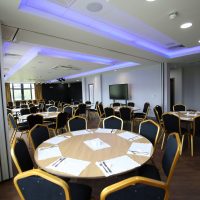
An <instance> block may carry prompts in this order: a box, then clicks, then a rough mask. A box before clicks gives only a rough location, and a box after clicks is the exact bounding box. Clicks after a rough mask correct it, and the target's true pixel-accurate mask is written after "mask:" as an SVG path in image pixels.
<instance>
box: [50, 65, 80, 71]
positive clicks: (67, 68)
mask: <svg viewBox="0 0 200 200" xmlns="http://www.w3.org/2000/svg"><path fill="white" fill-rule="evenodd" d="M52 69H54V70H57V69H66V70H80V68H78V67H74V66H72V65H67V66H64V65H58V66H55V67H52Z"/></svg>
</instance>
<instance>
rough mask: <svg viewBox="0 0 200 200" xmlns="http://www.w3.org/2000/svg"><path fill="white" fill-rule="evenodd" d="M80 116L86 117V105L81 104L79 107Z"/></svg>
mask: <svg viewBox="0 0 200 200" xmlns="http://www.w3.org/2000/svg"><path fill="white" fill-rule="evenodd" d="M78 109H79V115H81V116H84V117H86V104H84V103H80V104H79V105H78Z"/></svg>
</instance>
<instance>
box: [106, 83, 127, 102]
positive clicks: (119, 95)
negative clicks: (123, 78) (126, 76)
mask: <svg viewBox="0 0 200 200" xmlns="http://www.w3.org/2000/svg"><path fill="white" fill-rule="evenodd" d="M109 95H110V99H125V100H127V99H128V84H115V85H109Z"/></svg>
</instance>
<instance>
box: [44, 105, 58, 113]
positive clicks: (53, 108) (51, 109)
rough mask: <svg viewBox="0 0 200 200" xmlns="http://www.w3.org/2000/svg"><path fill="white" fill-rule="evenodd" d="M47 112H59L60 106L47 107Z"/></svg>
mask: <svg viewBox="0 0 200 200" xmlns="http://www.w3.org/2000/svg"><path fill="white" fill-rule="evenodd" d="M47 112H58V108H57V107H56V106H50V107H48V108H47Z"/></svg>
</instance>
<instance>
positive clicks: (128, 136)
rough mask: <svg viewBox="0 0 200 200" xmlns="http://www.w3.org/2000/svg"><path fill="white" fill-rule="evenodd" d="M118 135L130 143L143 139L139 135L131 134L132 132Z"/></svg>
mask: <svg viewBox="0 0 200 200" xmlns="http://www.w3.org/2000/svg"><path fill="white" fill-rule="evenodd" d="M117 135H118V136H120V137H122V138H124V139H126V140H129V141H134V140H138V139H141V138H142V137H141V136H140V135H139V134H136V133H131V132H128V131H125V132H123V133H120V134H117Z"/></svg>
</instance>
